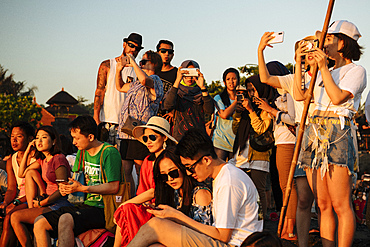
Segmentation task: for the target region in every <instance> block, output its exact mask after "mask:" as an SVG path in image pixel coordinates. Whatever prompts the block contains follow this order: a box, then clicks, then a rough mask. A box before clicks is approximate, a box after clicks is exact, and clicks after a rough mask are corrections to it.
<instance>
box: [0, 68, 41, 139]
mask: <svg viewBox="0 0 370 247" xmlns="http://www.w3.org/2000/svg"><path fill="white" fill-rule="evenodd" d="M7 72H8V70H6V69H4V68H3V66H1V65H0V119H1V121H0V131H1V132H5V133H6V134H7V135H10V133H9V132H10V127H11V126H12V125H13V124H14V123H15V122H18V121H26V122H29V123H30V124H31V125H33V126H34V127H36V125H37V123H38V122H39V121H40V120H41V109H42V108H41V107H39V106H37V104H35V103H33V101H32V96H34V92H35V90H36V89H37V88H36V87H31V88H27V89H25V85H26V83H25V82H24V81H22V82H16V81H14V79H13V77H14V75H13V74H10V75H7Z"/></svg>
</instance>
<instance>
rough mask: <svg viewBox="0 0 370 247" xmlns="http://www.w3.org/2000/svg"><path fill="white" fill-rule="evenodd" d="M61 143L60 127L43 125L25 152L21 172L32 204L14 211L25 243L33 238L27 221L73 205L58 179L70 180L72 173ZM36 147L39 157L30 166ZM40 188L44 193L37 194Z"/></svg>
mask: <svg viewBox="0 0 370 247" xmlns="http://www.w3.org/2000/svg"><path fill="white" fill-rule="evenodd" d="M60 146H61V143H60V139H59V134H58V133H57V131H56V130H55V129H54V128H53V127H51V126H42V127H40V128H39V129H38V130H37V132H36V140H33V141H31V142H30V143H29V145H28V147H27V149H26V151H25V153H24V156H23V159H22V162H21V165H20V167H19V171H18V175H19V177H25V178H26V198H27V203H28V207H29V208H28V209H23V210H19V211H17V212H14V213H13V214H12V216H11V219H10V221H11V224H12V226H13V229H14V232H15V234H16V236H17V238H18V240H19V242H20V243H21V245H22V246H31V242H32V241H31V239H30V236H29V234H28V230H27V227H26V226H25V224H33V222H34V220H35V219H36V217H37V216H39V215H40V214H43V213H46V212H49V211H51V210H56V209H58V208H60V207H63V206H68V205H70V203H69V202H68V200H67V197H62V196H61V194H60V193H59V190H58V184H57V181H63V182H65V181H68V177H70V174H71V171H70V166H69V164H68V161H67V160H66V158H65V156H64V155H63V154H61V149H60ZM35 147H36V151H35V152H34V156H33V157H35V158H36V161H35V162H33V163H31V164H30V165H29V166H28V167H26V164H27V163H28V162H29V160H30V159H31V157H32V155H31V153H33V151H34V150H33V149H34V148H35ZM40 169H41V174H40V172H39V171H40ZM45 183H46V186H45ZM38 190H39V191H40V194H41V196H38V197H36V196H37V191H38ZM35 197H36V199H34V198H35Z"/></svg>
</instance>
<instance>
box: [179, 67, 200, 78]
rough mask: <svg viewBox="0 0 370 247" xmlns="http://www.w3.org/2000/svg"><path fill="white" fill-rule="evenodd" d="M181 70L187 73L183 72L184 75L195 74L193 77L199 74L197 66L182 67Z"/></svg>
mask: <svg viewBox="0 0 370 247" xmlns="http://www.w3.org/2000/svg"><path fill="white" fill-rule="evenodd" d="M181 71H187V73H185V74H184V76H195V77H198V76H199V75H198V71H197V68H182V69H181Z"/></svg>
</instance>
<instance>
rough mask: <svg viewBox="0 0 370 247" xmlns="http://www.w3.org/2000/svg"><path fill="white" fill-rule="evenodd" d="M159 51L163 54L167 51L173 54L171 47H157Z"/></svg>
mask: <svg viewBox="0 0 370 247" xmlns="http://www.w3.org/2000/svg"><path fill="white" fill-rule="evenodd" d="M159 52H161V53H163V54H165V53H166V52H168V55H172V54H173V50H172V49H165V48H161V49H159Z"/></svg>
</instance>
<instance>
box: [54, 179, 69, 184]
mask: <svg viewBox="0 0 370 247" xmlns="http://www.w3.org/2000/svg"><path fill="white" fill-rule="evenodd" d="M55 182H57V183H63V184H68V182H67V181H66V180H64V179H55Z"/></svg>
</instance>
